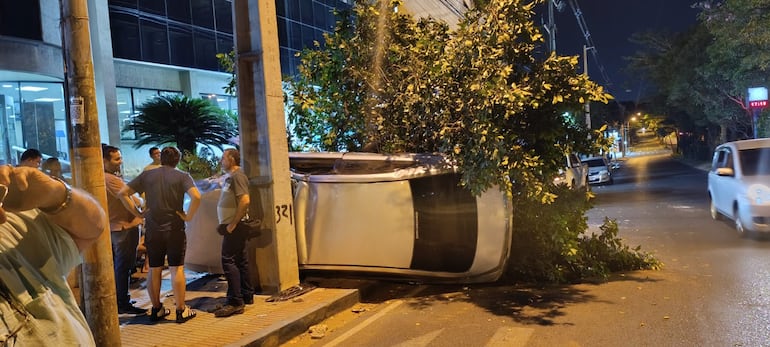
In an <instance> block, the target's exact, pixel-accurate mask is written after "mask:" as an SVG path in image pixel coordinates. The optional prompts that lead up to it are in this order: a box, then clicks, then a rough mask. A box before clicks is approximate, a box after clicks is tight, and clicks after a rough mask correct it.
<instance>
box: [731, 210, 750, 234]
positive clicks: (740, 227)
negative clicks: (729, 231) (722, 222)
mask: <svg viewBox="0 0 770 347" xmlns="http://www.w3.org/2000/svg"><path fill="white" fill-rule="evenodd" d="M733 216H734V218H735V231H737V232H738V235H739V236H740V237H747V236H749V233H748V231H746V228H744V227H743V222H741V216H739V215H738V210H735V213H734V214H733Z"/></svg>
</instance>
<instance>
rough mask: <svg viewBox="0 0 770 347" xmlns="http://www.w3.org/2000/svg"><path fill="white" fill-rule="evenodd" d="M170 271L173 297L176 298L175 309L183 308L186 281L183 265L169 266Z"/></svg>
mask: <svg viewBox="0 0 770 347" xmlns="http://www.w3.org/2000/svg"><path fill="white" fill-rule="evenodd" d="M168 270H169V272H171V288H172V289H173V290H174V299H175V300H176V309H177V310H184V307H185V301H184V300H185V294H186V293H187V282H186V281H185V277H184V266H183V265H179V266H171V265H169V267H168Z"/></svg>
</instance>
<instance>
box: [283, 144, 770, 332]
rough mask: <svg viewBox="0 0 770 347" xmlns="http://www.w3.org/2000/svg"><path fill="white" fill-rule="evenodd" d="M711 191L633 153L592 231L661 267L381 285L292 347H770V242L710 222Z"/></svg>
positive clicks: (679, 168)
mask: <svg viewBox="0 0 770 347" xmlns="http://www.w3.org/2000/svg"><path fill="white" fill-rule="evenodd" d="M705 187H706V173H705V172H703V171H700V170H697V169H694V168H692V167H689V166H687V165H684V164H681V163H679V162H677V161H675V160H673V159H671V158H670V156H669V155H646V156H637V157H631V158H629V159H628V160H627V161H625V162H624V165H623V166H622V167H621V168H620V169H619V170H618V171H616V176H615V184H614V185H607V186H595V187H593V192H594V193H595V194H596V199H595V207H594V208H593V209H592V210H591V211H589V214H588V222H589V231H588V232H592V231H598V226H599V225H600V224H601V223H602V221H603V219H604V217H605V216H607V217H610V218H613V219H616V220H617V222H618V224H619V227H620V235H621V237H623V238H624V240H625V241H626V244H628V245H630V246H636V245H639V246H641V249H642V250H643V251H647V252H650V253H652V254H654V255H655V256H656V257H657V258H658V259H659V260H661V261H662V262H663V263H664V266H663V268H662V269H661V270H656V271H653V270H650V271H637V272H630V273H619V274H615V275H614V276H613V277H612V278H611V279H610V280H609V281H607V282H602V283H594V284H579V285H566V286H549V287H532V286H524V285H521V286H511V285H499V284H489V285H455V286H452V285H448V286H447V285H445V286H433V285H409V284H399V283H392V282H381V283H379V284H378V286H377V287H376V288H375V289H376V290H374V291H372V292H371V293H368V294H367V295H366V296H365V297H364V302H363V303H362V304H361V305H359V306H357V307H355V308H354V309H353V310H351V311H348V312H344V313H342V314H340V315H338V316H335V317H332V318H331V319H329V320H328V321H326V322H324V324H323V325H322V326H321V327H320V328H326V331H323V329H320V330H316V335H317V337H319V338H311V337H310V336H309V334H306V335H303V336H301V337H299V338H297V339H295V340H293V341H291V342H289V343H287V344H286V346H432V347H442V346H511V347H515V346H770V307H769V306H770V242H768V241H767V240H762V239H742V238H740V237H738V235H737V234H736V233H735V232H734V230H733V228H732V225H731V224H730V223H729V222H723V221H719V222H718V221H713V220H711V218H710V216H709V213H708V201H707V198H706V192H705Z"/></svg>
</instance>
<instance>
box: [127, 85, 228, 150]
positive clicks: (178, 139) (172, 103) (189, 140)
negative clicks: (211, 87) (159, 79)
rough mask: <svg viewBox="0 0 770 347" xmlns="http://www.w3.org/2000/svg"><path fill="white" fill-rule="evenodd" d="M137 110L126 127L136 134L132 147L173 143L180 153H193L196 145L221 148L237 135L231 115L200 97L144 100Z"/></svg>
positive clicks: (160, 97)
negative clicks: (135, 115)
mask: <svg viewBox="0 0 770 347" xmlns="http://www.w3.org/2000/svg"><path fill="white" fill-rule="evenodd" d="M139 111H140V112H141V113H140V114H139V115H138V116H137V117H136V118H135V119H134V121H133V122H132V123H131V124H129V125H127V126H126V128H127V130H134V131H136V134H137V136H138V137H139V139H138V140H137V142H136V143H134V147H135V148H140V147H142V146H144V145H156V144H167V143H174V144H176V145H177V147H178V148H179V150H180V151H182V152H183V153H184V152H185V151H186V152H190V153H194V152H195V149H196V147H197V144H202V145H205V146H214V147H217V148H220V149H221V148H222V145H224V144H227V143H228V141H229V140H230V139H231V138H233V137H235V136H236V135H237V134H238V127H237V124H236V123H234V122H233V120H232V117H229V116H227V115H225V114H223V113H222V111H221V110H219V108H218V107H216V106H213V105H212V104H211V103H209V102H208V101H206V100H203V99H193V98H188V97H186V96H177V95H165V96H158V97H155V98H153V99H151V100H149V101H147V102H145V103H144V104H143V105H142V106H140V107H139Z"/></svg>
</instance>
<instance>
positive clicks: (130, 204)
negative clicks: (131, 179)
mask: <svg viewBox="0 0 770 347" xmlns="http://www.w3.org/2000/svg"><path fill="white" fill-rule="evenodd" d="M134 194H136V191H135V190H134V188H131V186H129V185H128V184H126V185H124V186H123V188H120V191H119V192H118V199H120V202H121V203H123V207H125V208H126V210H128V211H129V212H131V214H133V215H134V217H136V218H144V216H143V215H142V213H143V211H142V210H141V209H140V207H139V205H136V204H135V203H134V199H132V198H131V197H132V196H133V195H134Z"/></svg>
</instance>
